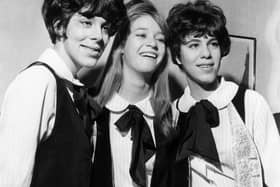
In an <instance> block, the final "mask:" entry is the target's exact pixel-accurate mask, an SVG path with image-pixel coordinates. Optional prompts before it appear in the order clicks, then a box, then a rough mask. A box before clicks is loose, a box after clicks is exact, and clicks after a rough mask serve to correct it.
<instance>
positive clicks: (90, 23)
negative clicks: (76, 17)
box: [80, 20, 92, 27]
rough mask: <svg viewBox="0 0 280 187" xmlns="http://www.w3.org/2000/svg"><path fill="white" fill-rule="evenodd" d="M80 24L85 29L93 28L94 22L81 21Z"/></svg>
mask: <svg viewBox="0 0 280 187" xmlns="http://www.w3.org/2000/svg"><path fill="white" fill-rule="evenodd" d="M80 23H81V24H82V25H83V26H84V27H91V25H92V22H91V21H89V20H81V21H80Z"/></svg>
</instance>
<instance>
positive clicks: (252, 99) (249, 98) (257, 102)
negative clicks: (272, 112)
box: [245, 89, 268, 106]
mask: <svg viewBox="0 0 280 187" xmlns="http://www.w3.org/2000/svg"><path fill="white" fill-rule="evenodd" d="M245 103H246V105H250V106H264V105H268V104H267V101H266V99H265V98H264V97H263V96H262V95H261V94H260V93H259V92H257V91H255V90H251V89H247V90H246V92H245Z"/></svg>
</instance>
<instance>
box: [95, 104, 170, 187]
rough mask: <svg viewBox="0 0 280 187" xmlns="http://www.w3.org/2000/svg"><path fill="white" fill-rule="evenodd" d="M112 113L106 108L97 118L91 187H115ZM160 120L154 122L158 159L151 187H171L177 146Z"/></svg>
mask: <svg viewBox="0 0 280 187" xmlns="http://www.w3.org/2000/svg"><path fill="white" fill-rule="evenodd" d="M109 118H110V111H109V110H108V109H106V108H104V110H103V112H102V113H100V114H99V116H98V117H97V118H96V124H97V140H96V151H95V159H96V158H97V156H98V158H99V160H98V161H97V160H95V161H94V165H93V172H92V177H91V180H92V182H91V187H113V186H114V185H113V180H114V179H113V172H112V169H113V168H112V157H111V146H110V136H109V121H110V120H109ZM159 125H160V120H159V119H155V120H154V131H155V138H156V142H157V149H156V159H155V164H154V169H153V174H152V181H151V187H169V186H170V185H171V181H170V180H171V166H172V161H173V160H174V157H175V150H174V148H175V146H174V145H173V141H172V139H171V138H166V136H165V135H163V133H162V131H161V130H160V127H159Z"/></svg>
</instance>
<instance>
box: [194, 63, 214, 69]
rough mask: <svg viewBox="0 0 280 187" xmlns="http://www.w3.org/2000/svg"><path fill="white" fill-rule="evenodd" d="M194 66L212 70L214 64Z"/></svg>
mask: <svg viewBox="0 0 280 187" xmlns="http://www.w3.org/2000/svg"><path fill="white" fill-rule="evenodd" d="M196 66H197V67H199V68H212V67H213V66H214V63H205V64H198V65H196Z"/></svg>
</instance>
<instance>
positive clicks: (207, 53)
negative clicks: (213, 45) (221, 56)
mask: <svg viewBox="0 0 280 187" xmlns="http://www.w3.org/2000/svg"><path fill="white" fill-rule="evenodd" d="M201 57H202V58H210V57H211V51H210V49H209V47H208V45H206V44H205V45H203V46H202V51H201Z"/></svg>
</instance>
